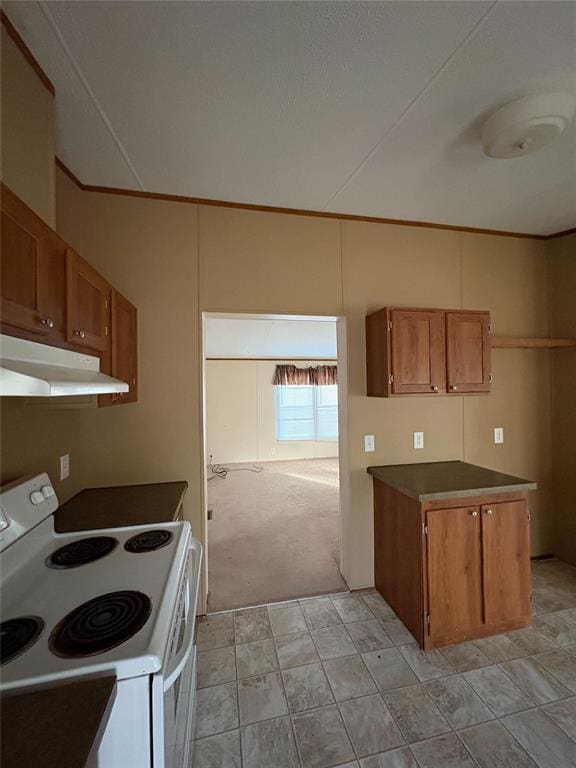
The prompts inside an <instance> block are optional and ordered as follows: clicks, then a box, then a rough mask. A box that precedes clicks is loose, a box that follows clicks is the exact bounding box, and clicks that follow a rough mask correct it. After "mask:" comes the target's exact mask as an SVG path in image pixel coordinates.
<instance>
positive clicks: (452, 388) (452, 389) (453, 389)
mask: <svg viewBox="0 0 576 768" xmlns="http://www.w3.org/2000/svg"><path fill="white" fill-rule="evenodd" d="M450 389H451V391H452V392H456V390H457V389H458V387H457V386H456V385H455V384H452V386H451V387H450Z"/></svg>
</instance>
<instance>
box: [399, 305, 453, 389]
mask: <svg viewBox="0 0 576 768" xmlns="http://www.w3.org/2000/svg"><path fill="white" fill-rule="evenodd" d="M390 319H391V323H392V328H391V347H392V350H391V362H392V376H393V379H392V392H393V394H397V395H400V394H409V393H424V392H426V393H434V392H442V391H445V389H446V362H445V324H444V312H442V311H441V310H420V309H414V310H412V309H393V310H391V312H390Z"/></svg>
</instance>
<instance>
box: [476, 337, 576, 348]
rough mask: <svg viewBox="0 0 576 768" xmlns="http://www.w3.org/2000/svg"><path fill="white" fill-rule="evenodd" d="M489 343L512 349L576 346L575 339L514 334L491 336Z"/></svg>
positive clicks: (493, 345)
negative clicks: (530, 336)
mask: <svg viewBox="0 0 576 768" xmlns="http://www.w3.org/2000/svg"><path fill="white" fill-rule="evenodd" d="M490 345H491V346H492V347H500V348H509V349H511V348H514V349H559V348H562V347H576V339H540V338H523V337H516V336H492V338H491V341H490Z"/></svg>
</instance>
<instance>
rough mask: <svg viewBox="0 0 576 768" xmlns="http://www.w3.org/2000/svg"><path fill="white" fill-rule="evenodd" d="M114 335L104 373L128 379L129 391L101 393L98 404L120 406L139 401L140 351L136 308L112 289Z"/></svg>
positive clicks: (112, 326) (116, 377)
mask: <svg viewBox="0 0 576 768" xmlns="http://www.w3.org/2000/svg"><path fill="white" fill-rule="evenodd" d="M110 322H111V337H112V344H111V347H110V355H109V358H108V360H109V363H108V361H107V364H106V365H104V364H103V370H105V373H109V374H110V375H111V376H114V378H115V379H120V380H121V381H127V382H128V384H129V385H130V391H129V392H121V393H118V394H115V395H101V396H100V397H99V398H98V405H100V406H106V405H120V404H123V403H135V402H136V401H137V400H138V375H137V371H138V366H137V363H138V353H137V341H138V339H137V310H136V307H135V306H134V305H133V304H131V303H130V302H129V301H128V299H126V298H125V297H124V296H122V294H121V293H119V292H118V291H116V290H114V289H112V302H111V312H110Z"/></svg>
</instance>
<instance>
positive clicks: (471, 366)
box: [446, 312, 490, 392]
mask: <svg viewBox="0 0 576 768" xmlns="http://www.w3.org/2000/svg"><path fill="white" fill-rule="evenodd" d="M446 355H447V380H448V392H489V391H490V313H489V312H446Z"/></svg>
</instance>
